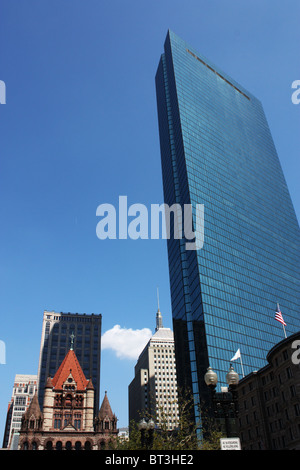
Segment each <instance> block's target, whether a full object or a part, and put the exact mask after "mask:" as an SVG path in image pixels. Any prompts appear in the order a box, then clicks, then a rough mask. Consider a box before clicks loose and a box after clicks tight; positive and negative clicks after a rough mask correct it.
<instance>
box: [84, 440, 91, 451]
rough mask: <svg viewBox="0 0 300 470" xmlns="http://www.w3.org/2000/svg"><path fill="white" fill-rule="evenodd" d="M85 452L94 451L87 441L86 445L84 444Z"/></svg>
mask: <svg viewBox="0 0 300 470" xmlns="http://www.w3.org/2000/svg"><path fill="white" fill-rule="evenodd" d="M84 450H92V446H91V443H90V441H86V443H85V444H84Z"/></svg>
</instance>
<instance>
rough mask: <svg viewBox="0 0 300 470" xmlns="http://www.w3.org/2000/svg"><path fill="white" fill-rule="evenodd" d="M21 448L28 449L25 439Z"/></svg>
mask: <svg viewBox="0 0 300 470" xmlns="http://www.w3.org/2000/svg"><path fill="white" fill-rule="evenodd" d="M23 449H24V450H28V442H27V441H26V442H24V444H23Z"/></svg>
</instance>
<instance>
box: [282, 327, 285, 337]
mask: <svg viewBox="0 0 300 470" xmlns="http://www.w3.org/2000/svg"><path fill="white" fill-rule="evenodd" d="M282 327H283V331H284V336H285V337H286V332H285V328H284V324H282Z"/></svg>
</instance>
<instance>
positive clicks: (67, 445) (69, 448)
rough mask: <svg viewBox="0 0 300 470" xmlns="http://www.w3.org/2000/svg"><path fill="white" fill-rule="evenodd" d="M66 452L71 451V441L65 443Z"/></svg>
mask: <svg viewBox="0 0 300 470" xmlns="http://www.w3.org/2000/svg"><path fill="white" fill-rule="evenodd" d="M66 450H72V442H71V441H67V442H66Z"/></svg>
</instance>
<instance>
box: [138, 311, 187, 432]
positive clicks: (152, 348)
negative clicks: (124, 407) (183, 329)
mask: <svg viewBox="0 0 300 470" xmlns="http://www.w3.org/2000/svg"><path fill="white" fill-rule="evenodd" d="M177 399H178V396H177V379H176V363H175V348H174V335H173V331H172V330H171V329H170V328H164V327H163V324H162V315H161V312H160V310H159V309H158V311H157V314H156V329H155V333H154V335H153V336H152V337H151V339H150V340H149V342H148V343H147V345H146V346H145V348H144V350H143V351H142V353H141V354H140V356H139V358H138V361H137V364H136V366H135V377H134V379H133V381H132V382H131V384H130V385H129V421H132V420H134V421H136V422H138V421H140V420H141V419H142V418H143V417H145V416H146V415H147V413H150V414H151V416H155V417H156V423H157V425H158V426H160V425H161V424H162V421H163V422H165V424H166V426H167V428H168V429H169V430H172V429H174V428H176V427H177V425H178V404H177Z"/></svg>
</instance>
